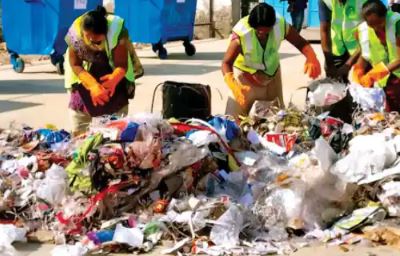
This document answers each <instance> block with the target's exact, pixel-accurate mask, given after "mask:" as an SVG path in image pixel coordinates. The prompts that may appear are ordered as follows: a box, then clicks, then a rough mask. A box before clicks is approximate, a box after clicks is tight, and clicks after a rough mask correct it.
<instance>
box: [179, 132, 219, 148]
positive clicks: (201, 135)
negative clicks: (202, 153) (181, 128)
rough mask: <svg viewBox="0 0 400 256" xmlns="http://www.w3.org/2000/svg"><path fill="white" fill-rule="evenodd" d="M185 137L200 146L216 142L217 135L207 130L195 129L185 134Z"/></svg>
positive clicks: (217, 140)
mask: <svg viewBox="0 0 400 256" xmlns="http://www.w3.org/2000/svg"><path fill="white" fill-rule="evenodd" d="M186 137H187V138H188V139H189V140H190V141H192V143H193V145H195V146H196V147H202V146H205V145H208V144H210V143H217V142H219V139H218V137H217V135H215V134H213V133H211V132H209V131H195V132H189V133H187V134H186Z"/></svg>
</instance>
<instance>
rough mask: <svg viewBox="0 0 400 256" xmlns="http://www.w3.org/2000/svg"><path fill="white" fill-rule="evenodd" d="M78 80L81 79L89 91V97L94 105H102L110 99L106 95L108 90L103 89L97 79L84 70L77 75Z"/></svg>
mask: <svg viewBox="0 0 400 256" xmlns="http://www.w3.org/2000/svg"><path fill="white" fill-rule="evenodd" d="M78 78H79V80H81V82H82V84H83V86H84V87H85V88H86V89H87V90H88V91H89V92H90V97H91V98H92V102H93V105H94V106H97V105H101V106H103V105H104V104H105V103H106V102H108V101H109V100H110V99H109V97H108V92H107V90H106V89H104V88H103V87H102V86H101V85H100V84H99V83H98V82H97V80H96V79H95V78H94V77H93V76H92V75H91V74H89V72H87V71H86V70H83V71H82V72H80V73H79V75H78Z"/></svg>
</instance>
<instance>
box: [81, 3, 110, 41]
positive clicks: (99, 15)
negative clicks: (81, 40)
mask: <svg viewBox="0 0 400 256" xmlns="http://www.w3.org/2000/svg"><path fill="white" fill-rule="evenodd" d="M106 15H107V11H106V9H105V8H104V7H103V6H101V5H99V6H97V8H96V9H95V10H93V11H90V12H88V13H87V14H86V15H85V18H84V19H83V29H84V30H86V31H91V32H93V33H95V34H98V35H106V34H107V31H108V23H107V18H106Z"/></svg>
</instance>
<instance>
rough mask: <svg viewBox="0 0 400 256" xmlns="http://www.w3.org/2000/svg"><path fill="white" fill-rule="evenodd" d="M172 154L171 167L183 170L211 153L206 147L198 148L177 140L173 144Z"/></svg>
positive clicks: (175, 169)
mask: <svg viewBox="0 0 400 256" xmlns="http://www.w3.org/2000/svg"><path fill="white" fill-rule="evenodd" d="M171 151H172V154H171V155H170V157H169V162H170V168H171V170H173V171H178V170H181V169H182V168H184V167H188V166H190V165H192V164H195V163H197V162H198V161H200V160H202V159H203V158H205V157H206V156H207V155H208V154H209V150H208V149H206V148H197V147H195V146H194V145H192V144H190V143H185V142H177V143H175V144H173V145H171Z"/></svg>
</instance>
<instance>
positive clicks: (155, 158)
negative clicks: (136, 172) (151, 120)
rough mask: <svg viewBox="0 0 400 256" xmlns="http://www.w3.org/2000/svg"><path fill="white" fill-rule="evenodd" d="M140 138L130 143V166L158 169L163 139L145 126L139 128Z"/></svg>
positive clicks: (128, 158)
mask: <svg viewBox="0 0 400 256" xmlns="http://www.w3.org/2000/svg"><path fill="white" fill-rule="evenodd" d="M138 137H139V139H138V140H137V141H135V142H133V143H131V144H129V145H128V147H127V149H126V152H127V161H128V166H129V167H130V168H140V169H150V168H153V169H157V168H158V167H159V166H160V164H161V141H160V139H159V138H156V137H155V136H154V134H153V133H152V132H151V131H149V130H146V129H145V127H141V128H140V129H139V134H138Z"/></svg>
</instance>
